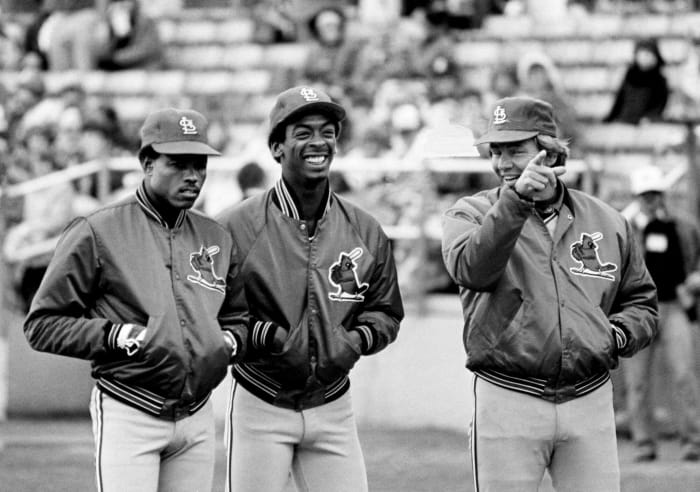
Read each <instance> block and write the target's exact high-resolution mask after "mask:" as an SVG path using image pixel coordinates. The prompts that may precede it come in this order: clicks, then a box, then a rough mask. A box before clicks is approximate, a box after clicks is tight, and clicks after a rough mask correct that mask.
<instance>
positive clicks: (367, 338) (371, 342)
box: [350, 325, 377, 354]
mask: <svg viewBox="0 0 700 492" xmlns="http://www.w3.org/2000/svg"><path fill="white" fill-rule="evenodd" d="M350 331H356V332H357V333H358V334H359V335H360V340H362V346H361V349H360V350H361V352H362V354H368V353H370V352H372V350H373V349H374V346H375V343H376V340H377V337H376V332H375V331H374V328H372V327H371V326H369V325H356V326H353V327H352V328H350Z"/></svg>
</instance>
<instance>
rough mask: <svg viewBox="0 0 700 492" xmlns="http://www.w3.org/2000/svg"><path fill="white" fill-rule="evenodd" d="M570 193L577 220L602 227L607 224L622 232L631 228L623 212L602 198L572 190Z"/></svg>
mask: <svg viewBox="0 0 700 492" xmlns="http://www.w3.org/2000/svg"><path fill="white" fill-rule="evenodd" d="M568 192H569V196H570V198H571V202H572V206H573V208H574V214H575V215H576V219H577V220H584V221H587V222H596V223H598V224H601V225H602V224H604V223H606V222H607V223H608V224H610V225H613V226H614V227H616V228H617V229H619V230H622V231H624V230H627V229H628V228H629V227H631V226H630V223H629V220H628V219H627V218H626V217H625V216H624V215H623V214H622V212H620V211H619V210H617V209H616V208H614V207H612V206H611V205H609V204H607V203H605V202H604V201H603V200H601V199H600V198H597V197H595V196H593V195H589V194H588V193H585V192H583V191H580V190H571V189H570V190H568Z"/></svg>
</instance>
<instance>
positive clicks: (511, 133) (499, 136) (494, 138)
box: [474, 130, 538, 145]
mask: <svg viewBox="0 0 700 492" xmlns="http://www.w3.org/2000/svg"><path fill="white" fill-rule="evenodd" d="M537 134H538V132H537V131H523V130H489V131H487V132H486V133H484V134H483V135H482V136H480V137H479V138H477V139H476V141H475V142H474V145H480V144H483V143H505V142H521V141H523V140H527V139H529V138H532V137H535V136H537Z"/></svg>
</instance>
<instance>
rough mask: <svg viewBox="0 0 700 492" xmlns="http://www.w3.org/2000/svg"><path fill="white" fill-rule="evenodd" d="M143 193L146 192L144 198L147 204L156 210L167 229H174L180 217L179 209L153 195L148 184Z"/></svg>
mask: <svg viewBox="0 0 700 492" xmlns="http://www.w3.org/2000/svg"><path fill="white" fill-rule="evenodd" d="M144 191H145V192H146V198H147V199H148V201H149V202H151V205H153V208H155V209H156V211H157V212H158V214H160V216H161V217H163V220H164V221H165V222H166V223H167V224H168V227H170V228H172V227H174V226H175V223H176V222H177V218H178V217H179V216H180V209H179V208H175V207H173V206H172V205H170V204H169V203H167V202H166V201H164V200H162V199H159V198H158V197H157V195H155V194H154V193H153V190H151V187H150V186H149V185H148V184H146V186H144Z"/></svg>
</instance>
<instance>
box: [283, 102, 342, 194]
mask: <svg viewBox="0 0 700 492" xmlns="http://www.w3.org/2000/svg"><path fill="white" fill-rule="evenodd" d="M337 137H338V135H337V131H336V122H335V120H332V119H330V118H329V117H328V116H326V115H323V114H309V115H306V116H304V117H302V118H300V119H299V120H297V121H294V122H291V123H290V124H288V125H287V127H286V128H285V133H284V141H283V142H275V143H274V144H273V146H272V152H273V155H274V156H275V157H276V158H277V159H278V160H279V162H280V163H281V164H282V176H283V177H284V178H285V179H286V180H287V181H288V182H290V183H292V184H299V185H306V184H309V183H315V182H318V181H324V180H325V179H327V178H328V173H329V170H330V166H331V162H333V156H334V155H335V150H336V141H337Z"/></svg>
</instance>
